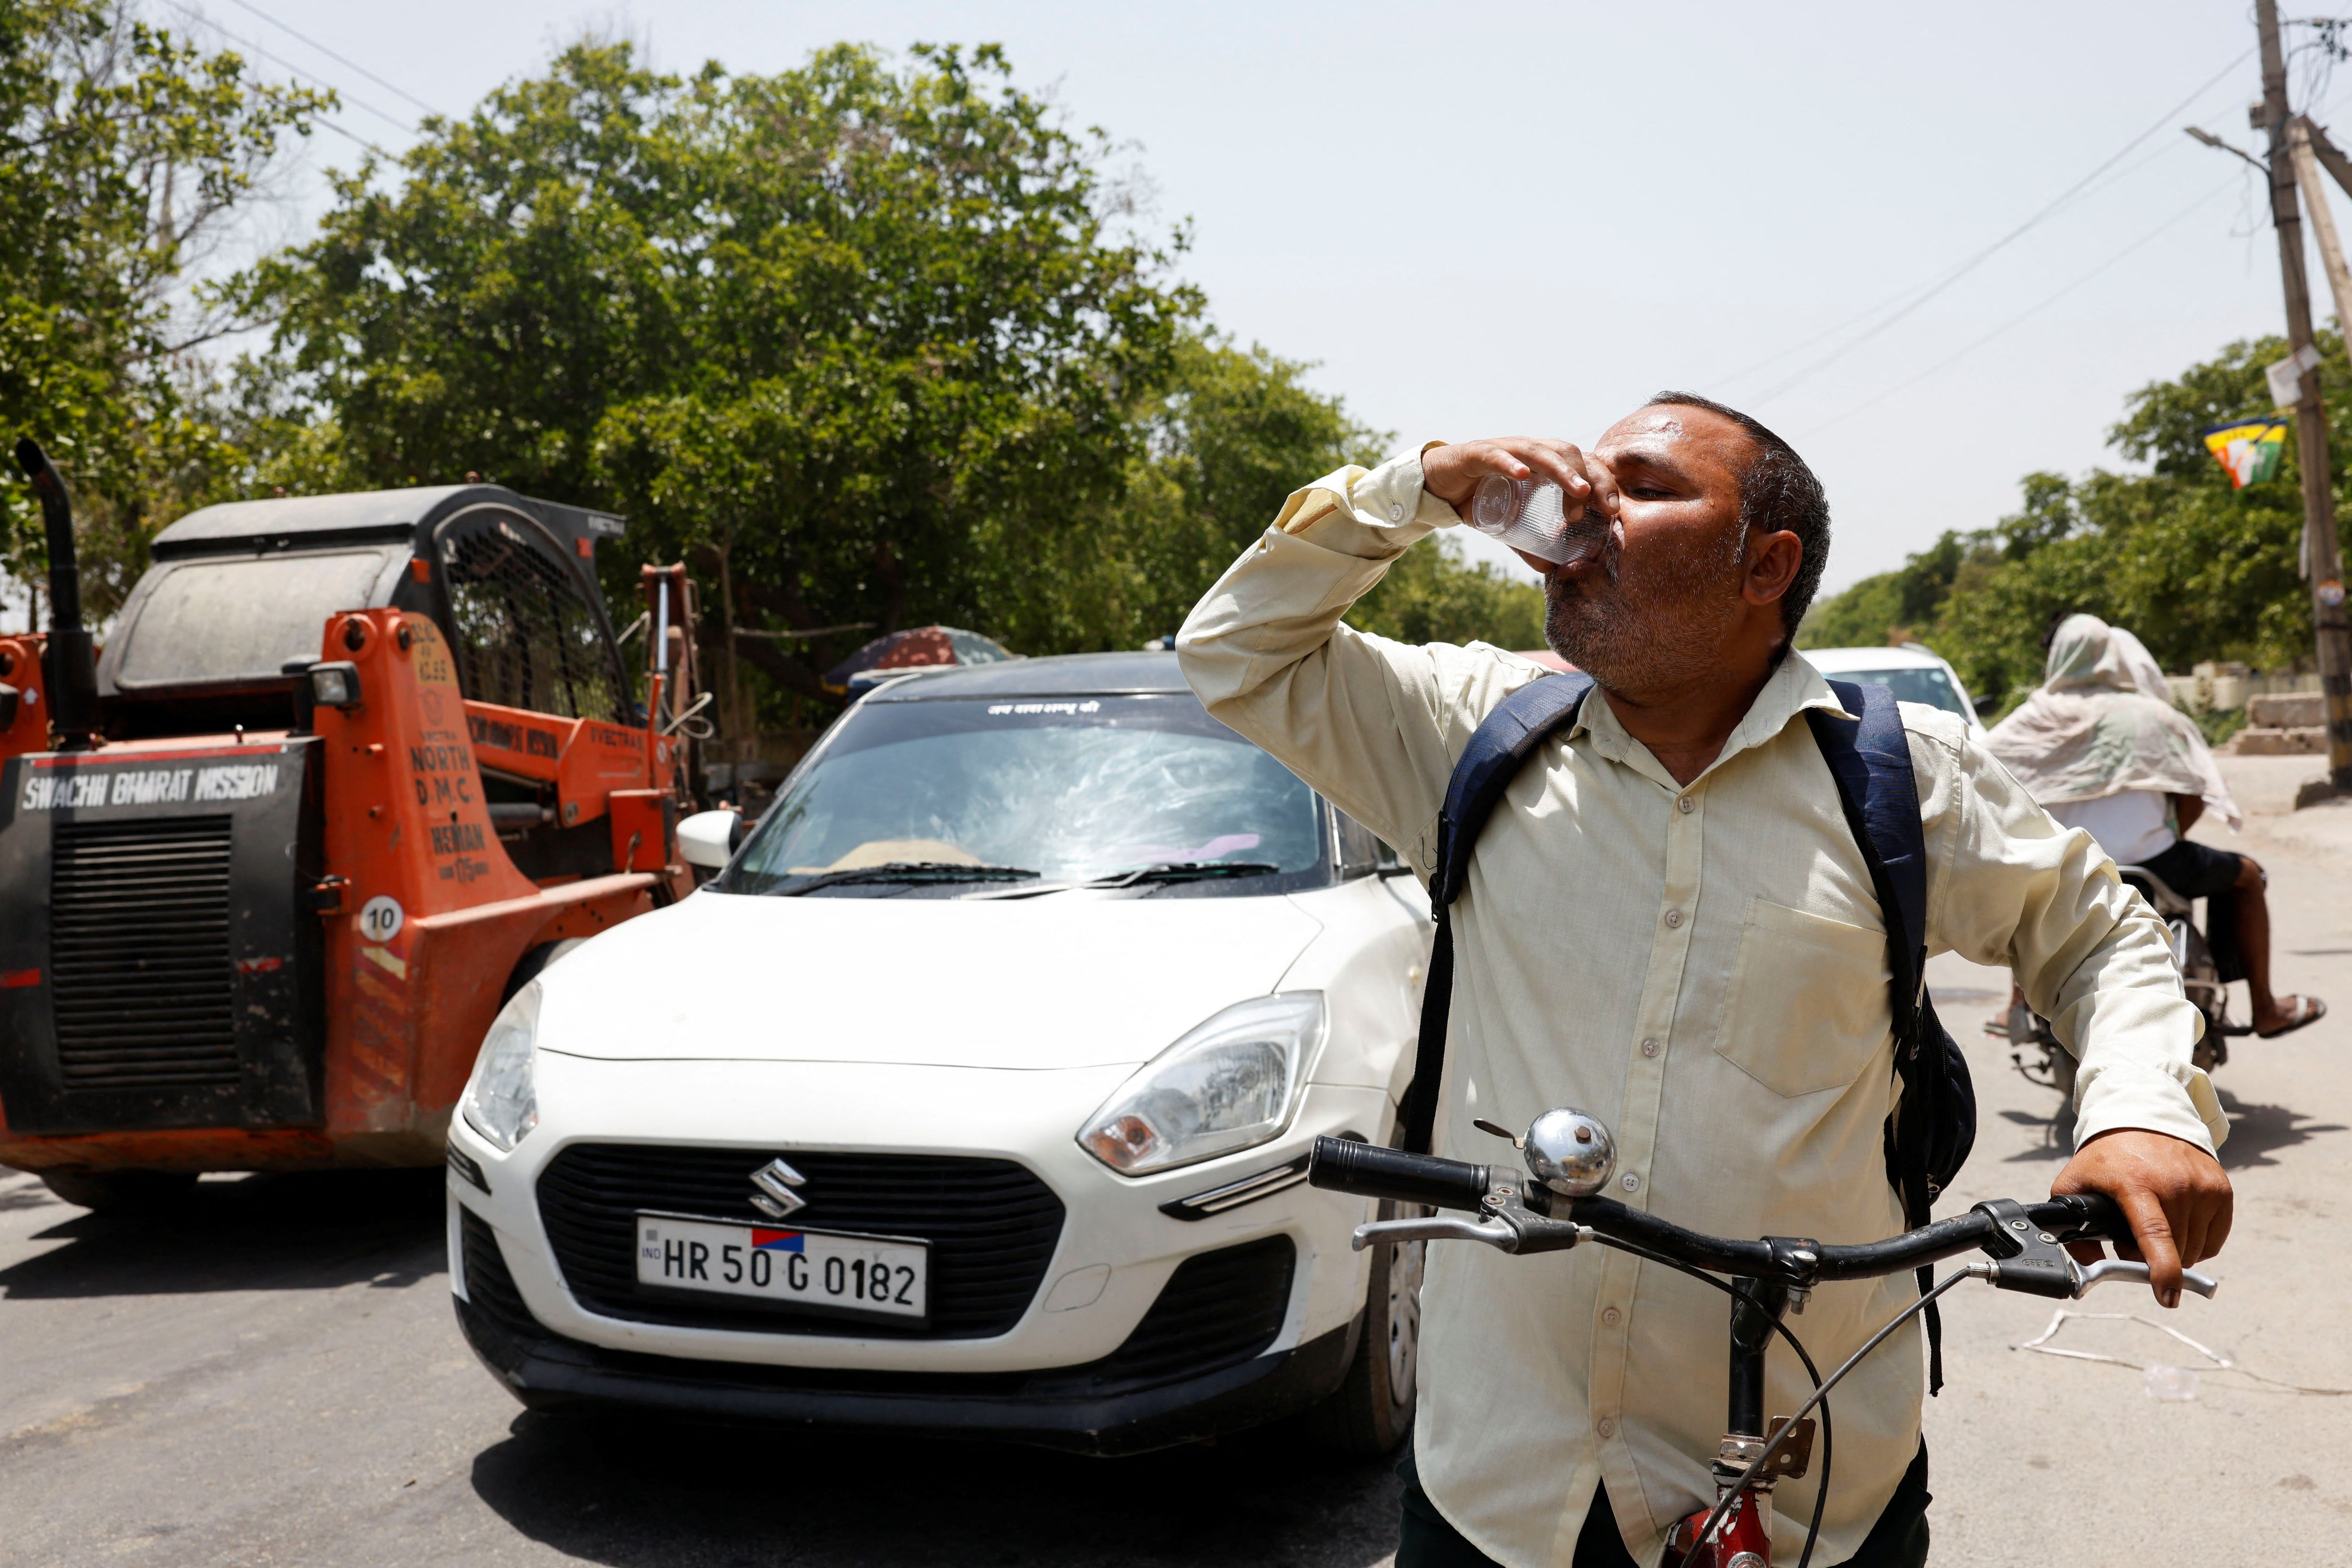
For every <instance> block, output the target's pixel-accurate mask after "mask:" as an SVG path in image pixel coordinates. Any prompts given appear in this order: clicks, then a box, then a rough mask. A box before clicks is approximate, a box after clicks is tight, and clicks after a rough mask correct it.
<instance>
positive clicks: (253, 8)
mask: <svg viewBox="0 0 2352 1568" xmlns="http://www.w3.org/2000/svg"><path fill="white" fill-rule="evenodd" d="M229 3H230V4H231V5H236V7H237V8H238V9H240V10H245V11H250V12H252V13H253V14H254V15H255V16H258V17H260V18H261V19H262V20H263V21H265V22H267V23H268V24H269V25H270V26H273V27H275V28H277V29H278V31H279V32H281V33H284V34H286V35H287V36H288V37H292V38H295V39H298V40H299V41H300V42H302V43H305V44H308V45H310V47H312V48H314V49H316V50H318V51H319V52H320V54H322V55H324V56H326V57H327V58H329V59H331V60H332V61H334V62H335V63H336V64H337V65H339V66H341V67H343V68H345V69H347V70H355V71H357V72H359V73H360V75H362V76H363V77H365V78H367V79H368V80H370V81H372V82H373V83H375V84H376V86H378V87H380V88H382V89H384V91H386V92H389V93H391V94H393V95H394V96H395V97H398V98H404V99H406V100H408V101H409V102H411V103H413V104H415V105H416V107H417V108H419V109H421V110H424V111H425V113H427V114H434V115H439V116H440V118H442V119H444V120H446V119H448V118H449V117H448V116H447V115H446V114H442V113H441V111H440V110H437V109H436V108H434V107H433V106H432V105H431V104H429V103H427V102H425V100H423V99H421V98H419V97H417V96H416V95H415V93H413V92H410V91H408V90H407V89H404V88H401V87H397V86H395V85H394V84H393V83H391V82H388V81H386V80H384V79H383V78H382V77H380V76H378V75H376V74H375V72H373V71H372V70H370V69H368V68H367V67H365V66H363V65H362V64H360V63H359V62H358V61H357V60H352V59H346V58H343V57H342V56H341V55H339V54H337V53H336V52H335V51H334V50H332V49H331V48H329V47H327V46H326V45H324V44H322V43H320V42H319V40H318V39H316V38H312V37H305V36H304V35H303V34H300V33H298V32H296V31H295V30H294V29H293V28H291V27H289V26H287V25H286V24H285V23H283V22H281V21H279V20H278V18H277V17H275V16H271V15H270V14H269V13H268V12H267V11H265V10H263V9H262V8H261V7H260V6H258V5H251V4H248V0H229Z"/></svg>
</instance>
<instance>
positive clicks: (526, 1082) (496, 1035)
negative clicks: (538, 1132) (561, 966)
mask: <svg viewBox="0 0 2352 1568" xmlns="http://www.w3.org/2000/svg"><path fill="white" fill-rule="evenodd" d="M538 1037H539V982H538V981H536V980H534V981H532V982H531V983H530V984H528V985H525V986H524V987H523V988H522V989H521V990H520V991H518V992H516V993H515V994H514V1000H513V1001H511V1002H509V1003H508V1004H507V1005H505V1006H504V1007H503V1008H501V1009H499V1016H498V1017H497V1019H496V1020H495V1021H493V1022H492V1023H491V1025H490V1032H489V1033H488V1035H485V1036H484V1037H482V1054H481V1055H480V1056H478V1057H476V1058H474V1076H473V1078H472V1079H469V1080H467V1084H466V1093H465V1097H464V1098H463V1099H462V1100H460V1101H459V1102H458V1103H459V1105H460V1106H461V1107H462V1108H463V1109H464V1111H465V1115H466V1122H467V1125H468V1126H470V1127H471V1128H473V1130H474V1131H477V1132H478V1133H480V1134H481V1135H482V1136H483V1137H485V1138H487V1139H488V1140H489V1141H490V1142H493V1143H495V1144H497V1145H498V1146H499V1148H500V1149H501V1150H511V1149H512V1148H513V1147H514V1146H515V1145H516V1144H518V1143H520V1142H522V1141H523V1139H524V1138H525V1137H527V1136H528V1135H529V1134H530V1130H531V1129H532V1128H534V1127H536V1126H538V1125H539V1097H538V1095H537V1093H536V1092H534V1091H533V1089H532V1088H531V1082H530V1069H531V1062H532V1059H533V1058H535V1057H536V1056H537V1055H538V1054H539V1038H538Z"/></svg>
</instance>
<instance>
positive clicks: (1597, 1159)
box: [1521, 1106, 1617, 1198]
mask: <svg viewBox="0 0 2352 1568" xmlns="http://www.w3.org/2000/svg"><path fill="white" fill-rule="evenodd" d="M1521 1148H1522V1152H1523V1154H1524V1157H1525V1158H1526V1160H1527V1163H1528V1174H1529V1175H1531V1176H1533V1177H1534V1178H1535V1179H1536V1180H1537V1181H1538V1182H1541V1183H1542V1184H1544V1185H1545V1186H1547V1187H1549V1188H1550V1189H1551V1190H1552V1191H1553V1192H1555V1193H1558V1194H1560V1196H1562V1197H1567V1198H1589V1197H1591V1195H1592V1194H1595V1193H1597V1192H1599V1191H1600V1190H1601V1188H1603V1187H1605V1186H1607V1185H1608V1184H1609V1175H1610V1173H1611V1172H1612V1171H1614V1170H1615V1169H1616V1168H1617V1140H1615V1139H1614V1138H1612V1137H1611V1136H1610V1135H1609V1129H1608V1128H1607V1127H1606V1126H1604V1125H1602V1123H1601V1119H1600V1118H1598V1117H1595V1116H1587V1115H1586V1114H1585V1113H1584V1112H1583V1111H1581V1110H1571V1109H1570V1108H1569V1107H1567V1106H1561V1107H1559V1109H1558V1110H1547V1111H1545V1112H1544V1113H1543V1114H1542V1115H1541V1116H1538V1117H1537V1118H1536V1119H1535V1122H1534V1124H1533V1125H1532V1126H1530V1127H1529V1128H1528V1136H1527V1139H1526V1142H1524V1143H1523V1144H1522V1145H1521Z"/></svg>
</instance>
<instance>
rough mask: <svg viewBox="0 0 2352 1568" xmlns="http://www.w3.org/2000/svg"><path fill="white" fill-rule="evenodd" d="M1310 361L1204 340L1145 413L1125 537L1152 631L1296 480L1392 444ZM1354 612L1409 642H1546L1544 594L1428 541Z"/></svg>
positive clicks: (1362, 460) (1366, 459) (1228, 558)
mask: <svg viewBox="0 0 2352 1568" xmlns="http://www.w3.org/2000/svg"><path fill="white" fill-rule="evenodd" d="M1311 368H1312V367H1311V366H1309V365H1306V364H1302V363H1297V362H1296V361H1292V360H1286V359H1282V358H1280V357H1278V356H1276V355H1275V354H1273V353H1268V352H1267V351H1266V350H1265V349H1264V348H1260V347H1253V348H1251V349H1250V350H1249V351H1248V352H1247V353H1244V352H1243V351H1241V350H1239V349H1236V348H1234V347H1233V346H1232V345H1231V344H1229V343H1223V342H1218V341H1216V340H1214V339H1212V338H1205V337H1202V338H1194V339H1192V340H1190V341H1188V342H1186V343H1185V344H1184V346H1183V348H1182V350H1181V352H1180V353H1179V354H1178V356H1177V362H1176V371H1175V375H1174V379H1173V381H1172V383H1171V385H1170V387H1169V389H1168V391H1167V392H1166V393H1165V394H1163V395H1160V396H1159V397H1158V398H1155V399H1153V400H1152V401H1151V403H1150V405H1148V407H1147V408H1146V409H1145V411H1144V413H1143V415H1142V423H1143V427H1144V429H1145V432H1146V437H1145V439H1146V446H1147V455H1146V456H1145V457H1144V458H1141V459H1139V461H1138V462H1137V463H1136V464H1135V465H1134V467H1133V468H1131V469H1130V472H1129V490H1128V503H1127V506H1126V508H1125V512H1126V519H1127V521H1126V526H1125V527H1124V528H1123V529H1122V530H1121V531H1120V533H1119V535H1118V540H1117V548H1118V555H1119V558H1120V559H1121V560H1122V561H1123V562H1125V563H1127V564H1128V566H1129V570H1130V571H1131V572H1132V573H1133V574H1134V576H1135V587H1134V590H1133V592H1134V594H1135V600H1134V603H1135V605H1136V606H1137V610H1138V614H1139V623H1138V624H1139V629H1140V630H1141V631H1142V633H1143V635H1144V636H1145V637H1150V636H1153V635H1157V634H1159V633H1160V632H1163V631H1173V630H1175V629H1176V627H1177V626H1179V625H1181V623H1182V621H1183V619H1184V617H1185V616H1187V615H1188V614H1190V613H1191V611H1192V605H1194V604H1195V603H1196V602H1198V601H1199V599H1200V597H1201V595H1202V593H1203V592H1205V591H1206V590H1207V589H1208V587H1209V585H1210V584H1212V583H1213V582H1215V581H1216V580H1217V578H1218V576H1219V575H1220V574H1223V572H1224V570H1225V568H1226V567H1227V566H1230V565H1231V564H1233V562H1234V557H1235V556H1237V555H1239V554H1240V553H1241V552H1243V551H1244V550H1246V549H1248V548H1249V546H1250V544H1251V542H1253V541H1254V540H1255V539H1256V538H1257V537H1258V535H1259V534H1261V533H1262V532H1264V531H1265V527H1266V525H1267V524H1268V523H1270V522H1272V521H1274V519H1275V517H1276V514H1277V513H1278V512H1280V511H1281V510H1282V503H1283V501H1284V500H1286V498H1287V497H1288V496H1289V495H1290V493H1291V492H1292V491H1293V490H1296V489H1298V488H1299V487H1300V486H1301V485H1304V484H1307V483H1308V482H1310V481H1311V480H1313V479H1319V478H1320V477H1322V476H1323V475H1325V474H1328V473H1329V472H1331V471H1332V470H1333V469H1334V468H1339V467H1341V466H1343V465H1345V464H1349V463H1356V464H1360V465H1363V466H1365V467H1370V466H1371V465H1373V464H1376V463H1378V462H1380V461H1381V459H1382V458H1385V457H1386V456H1387V455H1388V452H1389V448H1390V447H1391V445H1392V443H1393V442H1394V441H1395V439H1396V437H1395V436H1394V435H1393V433H1391V432H1389V431H1383V430H1374V429H1372V428H1370V426H1365V425H1362V424H1360V423H1359V422H1357V421H1356V420H1355V419H1354V418H1353V417H1352V416H1349V413H1348V411H1347V405H1346V404H1345V403H1344V402H1343V401H1342V400H1341V399H1339V398H1337V397H1327V396H1325V395H1321V394H1319V393H1317V392H1315V391H1314V390H1312V389H1311V388H1309V387H1307V385H1306V384H1304V381H1303V379H1302V378H1303V377H1304V376H1305V374H1306V373H1307V371H1308V370H1309V369H1311ZM1348 622H1349V625H1351V626H1355V627H1357V628H1358V629H1360V630H1362V631H1370V632H1377V633H1379V634H1380V635H1381V636H1382V637H1396V638H1399V639H1401V640H1402V641H1406V642H1470V641H1473V640H1483V641H1486V642H1491V643H1496V644H1498V645H1500V646H1502V647H1511V648H1531V647H1542V646H1543V595H1542V593H1541V592H1540V591H1539V590H1538V589H1536V588H1533V587H1530V586H1528V584H1524V583H1518V582H1515V581H1513V580H1512V579H1510V578H1509V577H1507V576H1506V575H1504V574H1502V573H1500V572H1498V571H1496V570H1495V569H1493V568H1492V567H1490V566H1487V565H1485V564H1484V563H1480V564H1477V565H1472V564H1470V563H1466V562H1465V561H1464V560H1463V559H1462V557H1461V556H1460V554H1459V553H1458V552H1456V551H1455V550H1454V549H1453V548H1452V547H1451V545H1450V542H1447V543H1441V542H1428V543H1424V544H1423V545H1421V546H1419V547H1417V548H1415V549H1413V550H1412V551H1410V552H1407V553H1406V554H1405V555H1404V556H1403V557H1402V559H1401V560H1399V561H1398V562H1397V563H1396V564H1395V565H1393V566H1391V568H1390V569H1389V572H1388V575H1387V576H1385V577H1384V578H1382V579H1381V583H1380V584H1379V586H1377V587H1375V588H1374V589H1373V590H1372V591H1371V592H1370V594H1368V595H1365V596H1364V598H1363V600H1362V602H1361V603H1360V604H1358V605H1356V606H1355V608H1354V609H1353V610H1351V611H1350V612H1349V616H1348Z"/></svg>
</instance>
